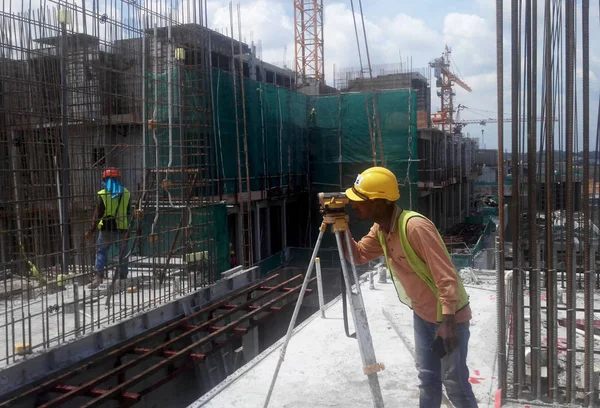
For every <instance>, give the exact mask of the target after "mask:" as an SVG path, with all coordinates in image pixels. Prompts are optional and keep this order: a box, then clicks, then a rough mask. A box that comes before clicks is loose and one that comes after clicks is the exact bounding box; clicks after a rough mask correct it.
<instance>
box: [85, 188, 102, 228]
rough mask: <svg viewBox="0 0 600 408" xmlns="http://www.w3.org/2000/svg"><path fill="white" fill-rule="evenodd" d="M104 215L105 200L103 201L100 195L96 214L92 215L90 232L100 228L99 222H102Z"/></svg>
mask: <svg viewBox="0 0 600 408" xmlns="http://www.w3.org/2000/svg"><path fill="white" fill-rule="evenodd" d="M103 215H104V201H102V198H100V197H98V201H97V202H96V209H95V210H94V216H93V217H92V225H90V229H89V230H88V233H90V234H91V233H93V232H95V231H96V229H97V228H98V223H99V222H100V219H101V218H102V216H103Z"/></svg>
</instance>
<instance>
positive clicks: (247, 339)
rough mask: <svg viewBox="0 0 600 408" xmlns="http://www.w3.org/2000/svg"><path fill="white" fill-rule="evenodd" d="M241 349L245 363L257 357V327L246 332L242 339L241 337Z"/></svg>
mask: <svg viewBox="0 0 600 408" xmlns="http://www.w3.org/2000/svg"><path fill="white" fill-rule="evenodd" d="M242 347H243V350H244V359H245V360H246V361H250V360H252V359H253V358H254V357H256V356H258V354H259V352H260V344H259V338H258V327H254V328H252V329H250V330H248V332H247V333H246V334H245V335H244V337H242Z"/></svg>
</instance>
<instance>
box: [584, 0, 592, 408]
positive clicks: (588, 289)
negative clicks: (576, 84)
mask: <svg viewBox="0 0 600 408" xmlns="http://www.w3.org/2000/svg"><path fill="white" fill-rule="evenodd" d="M589 12H590V2H589V0H582V7H581V16H582V21H581V34H582V36H581V38H582V52H583V56H582V59H583V61H582V62H583V64H582V65H583V272H584V279H585V281H584V292H585V300H584V309H585V312H584V313H585V317H584V321H585V347H584V350H585V351H584V364H583V366H584V369H583V375H584V380H583V384H584V392H585V405H587V406H591V405H592V404H593V400H594V395H593V394H592V393H593V375H594V282H593V280H594V274H593V273H594V271H593V269H592V264H591V259H590V250H591V246H590V221H591V214H590V44H589V41H590V32H589V30H590V27H589V23H590V21H589V19H590V16H589Z"/></svg>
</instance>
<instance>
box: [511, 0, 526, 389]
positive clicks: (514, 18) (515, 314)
mask: <svg viewBox="0 0 600 408" xmlns="http://www.w3.org/2000/svg"><path fill="white" fill-rule="evenodd" d="M519 42H520V36H519V1H518V0H512V1H511V95H512V97H511V100H512V101H511V109H512V117H513V118H516V117H519V93H520V92H519V88H520V76H521V58H520V49H519ZM511 134H512V139H511V140H512V142H511V153H512V155H511V156H512V157H511V176H512V189H511V200H510V207H511V215H510V234H511V238H512V242H513V253H512V260H513V276H512V278H513V299H512V313H511V320H512V322H511V325H512V326H513V327H512V330H511V332H512V336H513V339H515V341H514V342H513V390H512V391H513V393H512V396H513V398H519V397H520V396H521V392H522V389H521V386H522V381H523V379H522V370H521V366H522V359H521V358H520V354H521V342H520V340H521V335H522V332H521V330H520V328H521V326H520V320H521V318H522V315H521V314H520V313H519V311H518V310H517V309H518V305H519V304H520V301H521V299H520V293H521V286H520V283H521V280H520V275H521V270H520V269H517V268H516V267H517V266H518V265H519V245H520V238H519V235H520V233H519V218H520V211H519V207H520V206H519V199H520V195H519V121H515V120H513V121H512V131H511Z"/></svg>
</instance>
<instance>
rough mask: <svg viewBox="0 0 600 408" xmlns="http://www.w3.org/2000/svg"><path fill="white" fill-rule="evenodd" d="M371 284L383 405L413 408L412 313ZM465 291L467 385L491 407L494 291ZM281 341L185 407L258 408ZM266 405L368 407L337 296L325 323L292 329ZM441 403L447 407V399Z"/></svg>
mask: <svg viewBox="0 0 600 408" xmlns="http://www.w3.org/2000/svg"><path fill="white" fill-rule="evenodd" d="M375 280H376V282H375V290H370V289H369V284H368V283H363V285H362V288H363V297H364V303H365V307H366V310H367V315H368V319H369V325H370V329H371V334H372V336H373V341H374V346H375V353H376V355H377V360H378V361H379V362H382V363H384V364H385V367H386V368H385V370H384V371H383V372H380V373H379V381H380V385H381V389H382V393H383V397H384V401H385V403H386V406H388V407H417V406H418V397H419V388H418V380H417V370H416V368H415V363H414V358H413V354H414V344H413V328H412V311H411V310H410V309H409V308H407V307H406V306H404V305H402V304H401V303H399V301H398V299H397V295H396V293H395V290H394V287H393V285H392V283H391V281H390V280H389V279H388V282H387V283H386V284H382V283H377V278H375ZM467 290H468V292H469V294H470V296H471V304H472V308H473V320H472V322H471V341H470V350H469V357H468V362H469V368H470V372H471V383H472V385H473V390H474V392H475V395H476V397H477V399H478V401H479V406H480V407H493V406H494V396H495V393H496V387H497V384H496V377H495V370H496V366H495V362H496V359H495V357H496V356H495V353H496V348H495V344H496V301H495V292H494V290H493V289H491V285H481V287H479V286H477V287H475V286H470V287H468V289H467ZM351 331H352V328H351ZM281 344H282V341H280V342H278V343H276V344H275V345H274V346H273V347H271V348H270V349H268V350H266V351H265V352H264V353H262V354H261V355H259V356H258V357H257V358H256V359H254V360H252V361H251V362H250V363H248V364H247V365H246V366H245V367H243V368H242V369H240V370H239V371H238V372H236V373H235V374H234V375H232V376H230V377H229V378H228V379H227V380H226V381H225V382H224V383H222V384H220V385H219V386H217V387H216V388H215V389H213V390H212V391H211V392H210V393H209V394H207V395H205V396H204V397H202V398H201V399H199V400H198V401H197V402H196V403H194V404H192V405H190V408H196V407H208V408H222V407H231V408H236V407H244V408H254V407H262V406H263V404H264V400H265V396H266V394H267V391H268V388H269V384H270V381H271V378H272V377H273V373H274V371H275V366H276V364H277V360H278V358H279V350H280V349H281ZM269 406H271V407H286V408H292V407H339V406H346V407H370V406H372V402H371V395H370V391H369V386H368V384H367V378H366V376H365V375H364V374H363V373H362V364H361V360H360V355H359V350H358V345H357V343H356V340H354V339H349V338H347V337H346V335H345V333H344V327H343V320H342V302H341V300H340V298H337V299H336V300H334V301H332V302H331V303H330V304H329V305H328V306H327V311H326V318H325V319H322V318H321V317H320V314H319V313H316V314H315V315H314V316H313V317H312V318H310V319H308V320H307V321H306V322H304V324H302V325H300V326H299V327H298V328H297V329H296V332H295V334H294V336H293V337H292V339H291V341H290V344H289V346H288V349H287V353H286V356H285V361H284V363H283V365H282V367H281V371H280V373H279V377H278V379H277V383H276V386H275V390H274V392H273V395H272V399H271V402H270V404H269ZM442 406H445V407H451V406H452V405H451V404H450V403H449V402H448V401H447V399H446V400H445V402H444V403H443V404H442ZM511 406H513V407H518V406H523V407H524V406H525V405H511Z"/></svg>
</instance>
